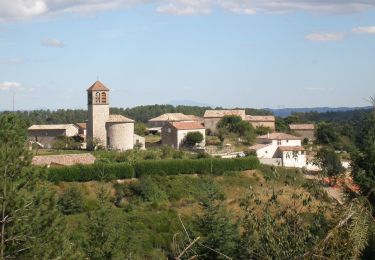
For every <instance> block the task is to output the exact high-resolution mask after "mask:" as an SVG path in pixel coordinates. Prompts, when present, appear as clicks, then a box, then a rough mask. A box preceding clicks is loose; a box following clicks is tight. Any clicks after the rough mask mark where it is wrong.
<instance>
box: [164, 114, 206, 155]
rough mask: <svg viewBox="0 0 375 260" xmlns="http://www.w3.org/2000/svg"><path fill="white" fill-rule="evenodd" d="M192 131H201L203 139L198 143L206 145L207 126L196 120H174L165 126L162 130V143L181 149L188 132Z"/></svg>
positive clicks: (202, 145)
mask: <svg viewBox="0 0 375 260" xmlns="http://www.w3.org/2000/svg"><path fill="white" fill-rule="evenodd" d="M191 132H199V133H201V134H202V136H203V141H202V142H201V143H199V144H197V145H198V146H200V147H204V146H205V144H206V137H205V136H206V135H205V128H204V126H203V125H202V124H200V123H198V122H195V121H191V122H173V123H169V124H168V125H166V126H164V127H163V128H162V132H161V133H162V134H161V141H162V145H166V146H172V147H174V148H175V149H179V148H180V147H181V146H182V145H183V144H184V142H185V140H186V136H187V134H188V133H191Z"/></svg>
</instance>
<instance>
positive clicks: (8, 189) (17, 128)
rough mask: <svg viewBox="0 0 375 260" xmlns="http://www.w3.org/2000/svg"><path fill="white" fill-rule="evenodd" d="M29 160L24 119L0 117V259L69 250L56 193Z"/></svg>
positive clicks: (43, 256)
mask: <svg viewBox="0 0 375 260" xmlns="http://www.w3.org/2000/svg"><path fill="white" fill-rule="evenodd" d="M30 162H31V155H30V153H29V152H28V151H27V149H26V127H25V124H24V122H22V121H21V120H20V119H19V118H17V117H16V116H14V115H5V116H2V117H0V210H1V212H0V219H1V223H0V224H1V231H0V232H1V233H0V235H1V237H0V239H1V244H0V258H1V259H6V258H17V259H46V258H56V257H61V256H67V254H68V253H69V247H70V246H69V244H68V242H67V239H66V237H65V236H64V235H63V234H64V229H65V225H64V222H63V221H62V219H61V216H60V215H59V213H58V209H57V207H56V196H55V194H54V192H52V191H51V189H49V186H48V184H46V183H44V182H43V181H42V180H41V179H40V178H38V177H40V175H41V173H40V172H38V171H37V170H35V169H34V168H32V167H31V166H30Z"/></svg>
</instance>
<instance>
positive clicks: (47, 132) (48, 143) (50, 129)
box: [27, 124, 78, 148]
mask: <svg viewBox="0 0 375 260" xmlns="http://www.w3.org/2000/svg"><path fill="white" fill-rule="evenodd" d="M27 132H28V140H29V141H30V142H31V143H35V144H37V145H39V146H40V147H42V148H51V147H52V145H53V143H54V142H56V141H57V140H58V137H60V136H65V137H73V136H76V135H78V126H76V125H74V124H63V125H32V126H30V127H29V128H28V129H27Z"/></svg>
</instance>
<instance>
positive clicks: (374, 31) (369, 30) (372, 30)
mask: <svg viewBox="0 0 375 260" xmlns="http://www.w3.org/2000/svg"><path fill="white" fill-rule="evenodd" d="M352 32H354V33H364V34H375V26H365V27H356V28H353V30H352Z"/></svg>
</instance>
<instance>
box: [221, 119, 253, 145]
mask: <svg viewBox="0 0 375 260" xmlns="http://www.w3.org/2000/svg"><path fill="white" fill-rule="evenodd" d="M217 129H218V130H219V138H220V139H221V140H223V139H224V136H225V135H228V134H235V135H238V136H239V137H242V138H243V139H244V140H245V142H246V143H248V144H250V143H252V142H253V141H254V140H255V130H254V128H253V126H252V125H251V124H250V123H249V122H246V121H243V120H242V118H241V117H240V116H224V117H223V118H222V119H221V120H220V121H219V122H218V123H217Z"/></svg>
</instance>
